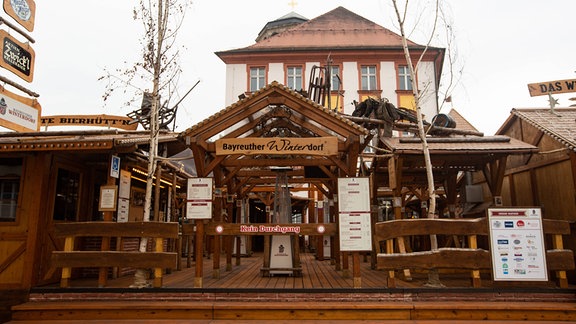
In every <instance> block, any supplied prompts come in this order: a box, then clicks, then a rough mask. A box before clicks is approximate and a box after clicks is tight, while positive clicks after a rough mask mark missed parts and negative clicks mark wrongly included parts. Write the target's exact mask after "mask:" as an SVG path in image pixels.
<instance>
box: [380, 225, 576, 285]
mask: <svg viewBox="0 0 576 324" xmlns="http://www.w3.org/2000/svg"><path fill="white" fill-rule="evenodd" d="M543 230H544V234H545V236H546V237H545V240H546V238H548V239H551V242H552V243H551V244H552V247H551V248H549V247H547V251H546V265H547V269H548V270H549V271H556V277H557V279H558V285H559V286H560V287H561V288H566V287H567V286H568V280H567V277H566V270H572V269H574V268H575V264H574V253H573V252H572V251H571V250H566V249H564V246H563V241H562V235H568V234H570V223H569V222H567V221H559V220H550V219H544V220H543ZM374 233H375V234H374V244H375V248H376V251H377V268H378V269H379V270H388V287H395V286H396V284H395V275H394V274H395V272H394V271H395V270H406V269H425V270H432V269H464V270H470V271H471V277H472V286H473V287H480V286H481V279H480V270H484V269H492V259H491V254H490V251H488V250H486V249H481V248H478V235H482V236H486V237H488V235H489V231H488V222H487V220H486V218H477V219H427V218H420V219H402V220H392V221H387V222H381V223H376V225H375V229H374ZM430 235H445V236H450V237H453V236H457V237H464V238H465V240H464V242H465V243H466V247H442V248H439V249H437V250H434V251H432V250H428V251H418V252H410V253H396V252H395V250H396V249H395V245H396V244H397V243H398V241H400V240H404V239H407V238H408V237H411V236H430ZM381 242H385V252H384V253H381V245H380V244H381Z"/></svg>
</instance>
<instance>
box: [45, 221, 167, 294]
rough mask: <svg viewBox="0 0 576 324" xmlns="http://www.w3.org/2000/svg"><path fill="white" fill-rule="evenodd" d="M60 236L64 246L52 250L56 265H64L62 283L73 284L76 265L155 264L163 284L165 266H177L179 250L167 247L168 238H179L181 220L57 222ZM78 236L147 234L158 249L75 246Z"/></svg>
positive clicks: (144, 266)
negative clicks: (120, 249)
mask: <svg viewBox="0 0 576 324" xmlns="http://www.w3.org/2000/svg"><path fill="white" fill-rule="evenodd" d="M54 234H55V235H56V237H63V238H65V242H64V250H63V251H53V252H52V258H51V262H52V266H53V267H57V268H62V279H61V281H60V286H61V287H69V285H70V279H71V274H72V268H90V267H93V268H109V267H133V268H138V269H147V268H154V287H161V286H162V273H163V270H164V269H167V268H170V269H174V268H176V266H177V258H178V254H177V253H176V252H165V251H164V239H170V238H172V239H177V238H178V223H160V222H128V223H113V222H82V223H57V224H54ZM78 237H101V238H102V240H109V239H110V238H112V237H116V238H129V237H146V238H152V239H153V241H154V243H155V244H154V251H147V252H139V251H111V250H108V249H106V250H103V251H85V250H75V248H76V247H77V245H79V244H76V238H78Z"/></svg>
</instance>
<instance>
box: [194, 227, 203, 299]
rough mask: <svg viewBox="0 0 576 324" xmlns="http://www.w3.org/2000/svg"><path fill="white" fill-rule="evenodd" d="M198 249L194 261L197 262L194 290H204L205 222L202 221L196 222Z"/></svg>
mask: <svg viewBox="0 0 576 324" xmlns="http://www.w3.org/2000/svg"><path fill="white" fill-rule="evenodd" d="M194 243H196V249H195V251H194V259H195V260H196V272H195V277H194V288H202V277H203V275H204V271H203V264H202V261H203V259H204V257H203V253H202V252H203V251H202V249H203V247H204V221H203V220H201V219H197V220H196V239H195V242H194Z"/></svg>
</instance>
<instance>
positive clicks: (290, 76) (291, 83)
mask: <svg viewBox="0 0 576 324" xmlns="http://www.w3.org/2000/svg"><path fill="white" fill-rule="evenodd" d="M286 83H287V84H286V85H287V86H288V87H289V88H291V89H293V90H302V67H300V66H289V67H288V68H287V71H286Z"/></svg>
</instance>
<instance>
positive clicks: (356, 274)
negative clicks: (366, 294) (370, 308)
mask: <svg viewBox="0 0 576 324" xmlns="http://www.w3.org/2000/svg"><path fill="white" fill-rule="evenodd" d="M352 278H353V282H354V288H362V277H361V275H360V252H357V251H355V252H352Z"/></svg>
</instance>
